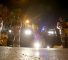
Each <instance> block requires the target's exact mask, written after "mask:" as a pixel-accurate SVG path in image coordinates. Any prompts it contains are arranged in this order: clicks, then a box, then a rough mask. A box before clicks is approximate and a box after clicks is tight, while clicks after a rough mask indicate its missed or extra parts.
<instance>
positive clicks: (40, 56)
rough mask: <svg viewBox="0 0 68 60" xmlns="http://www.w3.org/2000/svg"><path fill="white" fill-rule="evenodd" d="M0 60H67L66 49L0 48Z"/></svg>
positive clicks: (67, 50) (67, 53)
mask: <svg viewBox="0 0 68 60" xmlns="http://www.w3.org/2000/svg"><path fill="white" fill-rule="evenodd" d="M0 60H68V49H44V48H43V49H39V50H36V49H32V48H24V47H23V48H22V47H21V48H20V47H19V48H17V47H0Z"/></svg>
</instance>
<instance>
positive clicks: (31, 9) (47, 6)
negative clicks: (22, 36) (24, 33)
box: [0, 0, 68, 27]
mask: <svg viewBox="0 0 68 60" xmlns="http://www.w3.org/2000/svg"><path fill="white" fill-rule="evenodd" d="M0 3H1V4H3V5H5V6H7V7H8V8H10V9H14V8H22V11H23V12H25V13H24V15H27V16H28V17H29V18H31V19H32V20H33V21H36V23H38V24H40V25H41V26H43V25H46V26H47V27H55V26H56V22H57V20H58V18H59V17H60V16H61V17H62V18H63V19H65V18H68V3H67V1H65V0H62V1H59V0H51V1H50V0H0Z"/></svg>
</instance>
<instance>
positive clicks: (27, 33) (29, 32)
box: [24, 29, 32, 35]
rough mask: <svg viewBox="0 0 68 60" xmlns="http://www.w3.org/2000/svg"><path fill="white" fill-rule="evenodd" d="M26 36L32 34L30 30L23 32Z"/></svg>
mask: <svg viewBox="0 0 68 60" xmlns="http://www.w3.org/2000/svg"><path fill="white" fill-rule="evenodd" d="M24 33H25V34H26V35H31V34H32V31H31V30H30V29H27V30H25V32H24Z"/></svg>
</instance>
